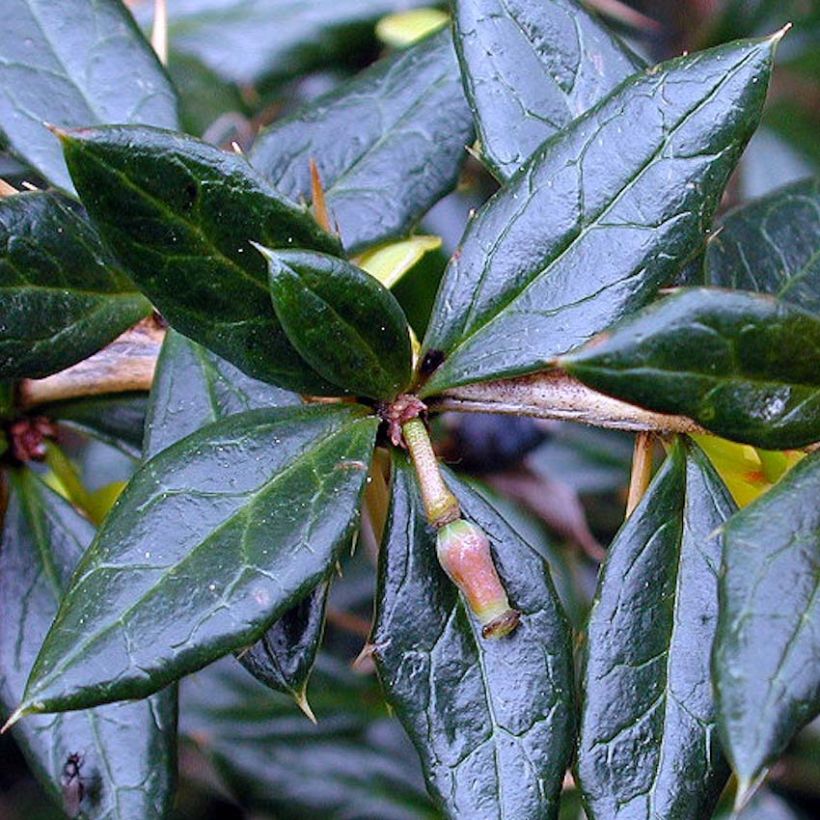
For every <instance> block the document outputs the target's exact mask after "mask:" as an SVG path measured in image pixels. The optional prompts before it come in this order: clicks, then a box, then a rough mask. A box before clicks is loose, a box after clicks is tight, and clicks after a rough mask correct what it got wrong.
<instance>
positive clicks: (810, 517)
mask: <svg viewBox="0 0 820 820" xmlns="http://www.w3.org/2000/svg"><path fill="white" fill-rule="evenodd" d="M818 498H820V453H814V454H813V455H810V456H807V457H806V458H805V459H803V461H801V462H800V464H798V465H797V466H796V467H794V468H793V469H792V470H791V471H790V472H789V473H788V474H787V475H786V476H785V477H784V478H783V479H782V480H781V481H780V482H779V483H778V484H777V485H776V486H775V487H773V488H772V489H771V490H769V492H767V493H766V494H765V495H763V496H761V497H760V498H759V499H758V500H757V501H755V502H754V503H752V504H750V505H749V506H748V507H746V508H745V509H744V510H742V511H741V512H740V513H738V514H737V515H736V516H735V517H734V518H733V519H732V520H731V521H730V522H729V524H728V525H727V526H726V534H725V542H726V546H725V548H724V553H723V572H722V574H721V582H720V620H719V623H718V632H717V640H716V642H715V649H714V662H713V675H714V679H715V686H716V689H717V696H718V727H719V729H720V734H721V739H722V741H723V746H724V748H725V749H726V753H727V755H728V756H729V759H730V760H731V761H732V767H733V768H734V770H735V772H736V774H737V776H738V780H739V781H740V788H741V789H743V790H745V789H747V788H749V787H750V786H751V785H752V784H753V783H754V782H755V780H756V779H757V778H758V776H759V775H760V774H762V773H763V772H764V771H765V769H766V768H767V767H768V766H769V765H770V764H771V763H772V762H773V761H774V760H775V759H776V758H777V756H778V755H779V754H780V752H782V751H783V749H784V748H785V747H786V744H787V743H788V742H789V741H790V740H791V738H792V737H793V736H794V735H795V734H796V733H797V731H798V729H800V728H801V727H802V726H803V725H804V724H805V723H807V722H808V721H809V720H811V719H812V718H813V717H814V716H815V715H817V713H818V711H819V710H820V672H819V671H818V667H817V658H818V657H820V597H818V589H820V506H818V503H817V500H818Z"/></svg>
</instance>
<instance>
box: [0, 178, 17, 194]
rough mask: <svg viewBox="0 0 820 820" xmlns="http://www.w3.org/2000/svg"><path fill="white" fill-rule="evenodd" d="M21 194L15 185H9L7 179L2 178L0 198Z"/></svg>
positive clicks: (0, 181)
mask: <svg viewBox="0 0 820 820" xmlns="http://www.w3.org/2000/svg"><path fill="white" fill-rule="evenodd" d="M19 193H20V192H19V191H18V190H17V189H16V188H15V187H14V186H13V185H9V183H8V182H6V180H5V179H2V178H0V197H4V196H14V195H15V194H19Z"/></svg>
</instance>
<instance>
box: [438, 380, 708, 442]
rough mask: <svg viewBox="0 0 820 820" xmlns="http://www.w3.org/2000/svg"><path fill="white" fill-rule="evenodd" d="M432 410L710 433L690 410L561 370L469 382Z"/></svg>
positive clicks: (441, 399) (632, 429)
mask: <svg viewBox="0 0 820 820" xmlns="http://www.w3.org/2000/svg"><path fill="white" fill-rule="evenodd" d="M427 404H428V406H429V408H430V410H436V411H444V410H454V411H457V412H461V413H507V414H511V415H518V416H534V417H535V418H540V419H558V420H561V421H576V422H581V423H582V424H590V425H594V426H595V427H608V428H611V429H615V430H631V431H635V432H642V431H654V432H656V433H706V430H704V429H703V428H702V427H701V426H700V425H699V424H696V423H695V422H694V421H692V419H690V418H687V417H686V416H670V415H666V414H664V413H653V412H651V411H649V410H643V409H642V408H640V407H635V406H634V405H632V404H627V403H626V402H622V401H618V400H617V399H613V398H610V397H609V396H605V395H603V394H602V393H597V392H596V391H595V390H592V389H590V388H589V387H586V386H585V385H583V384H581V382H579V381H577V380H576V379H573V378H572V377H571V376H569V375H567V374H566V373H564V372H562V371H560V370H550V371H547V372H544V373H535V374H533V375H531V376H521V377H519V378H517V379H505V380H502V381H494V382H483V383H481V384H469V385H466V386H464V387H455V388H453V389H452V390H447V391H446V392H445V393H443V394H442V395H441V396H437V397H435V398H431V399H429V400H427Z"/></svg>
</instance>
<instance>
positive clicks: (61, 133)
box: [43, 120, 68, 139]
mask: <svg viewBox="0 0 820 820" xmlns="http://www.w3.org/2000/svg"><path fill="white" fill-rule="evenodd" d="M43 127H44V128H48V130H49V131H51V133H52V134H54V136H55V137H57V139H65V138H66V137H67V136H68V131H66V129H65V128H60V126H59V125H53V124H52V123H50V122H46V121H45V120H43Z"/></svg>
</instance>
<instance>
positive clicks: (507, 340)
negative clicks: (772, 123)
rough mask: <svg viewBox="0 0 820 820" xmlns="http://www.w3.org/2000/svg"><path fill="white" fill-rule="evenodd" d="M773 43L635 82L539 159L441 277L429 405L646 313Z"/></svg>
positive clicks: (754, 105)
mask: <svg viewBox="0 0 820 820" xmlns="http://www.w3.org/2000/svg"><path fill="white" fill-rule="evenodd" d="M775 42H776V38H772V39H769V40H763V41H741V42H739V43H735V44H731V45H728V46H723V47H721V48H717V49H713V50H712V51H706V52H701V53H698V54H695V55H692V56H688V57H681V58H679V59H676V60H671V61H669V62H667V63H663V64H661V65H660V66H657V67H655V68H653V69H650V70H648V71H647V72H644V73H641V74H638V75H635V76H634V77H632V78H631V79H629V80H627V81H626V82H625V83H624V84H623V85H621V86H619V87H618V89H617V90H616V91H615V92H613V94H612V95H610V96H609V97H607V98H606V99H605V100H604V101H603V102H601V103H600V104H599V105H598V106H596V107H595V108H594V109H592V110H590V111H589V112H588V113H587V114H585V115H582V116H581V117H580V118H578V119H576V120H574V121H573V123H572V124H571V125H569V126H568V127H567V128H566V129H565V130H564V131H563V132H562V133H561V135H560V136H557V137H556V138H555V139H552V140H549V141H548V142H547V143H546V144H545V145H544V146H543V147H542V148H541V149H539V150H538V151H537V152H536V153H535V155H534V156H533V157H532V158H531V159H530V160H529V161H528V162H527V164H526V165H525V166H524V167H523V168H522V169H521V170H520V171H519V172H518V174H517V175H516V176H515V177H514V178H513V179H512V180H511V181H510V183H509V184H508V185H507V186H506V187H505V188H503V189H502V190H501V191H500V192H499V193H497V194H496V195H495V197H493V199H491V200H490V202H489V203H488V204H487V205H486V206H485V207H484V209H483V210H482V211H481V212H480V213H479V215H478V216H477V217H476V219H475V220H474V221H473V222H472V223H471V224H470V226H469V227H468V229H467V233H466V234H465V238H464V241H463V242H462V245H461V248H460V249H459V250H457V251H456V254H455V255H454V257H453V260H452V261H451V263H450V265H449V266H448V269H447V272H446V274H445V278H444V281H443V283H442V286H441V289H440V290H439V294H438V298H437V301H436V307H435V310H434V312H433V317H432V319H431V322H430V326H429V330H428V333H427V337H426V339H425V343H424V349H425V351H440V352H441V353H442V354H443V364H442V365H441V366H440V367H439V368H438V370H437V371H436V372H435V373H434V374H433V376H432V379H431V380H430V381H429V382H428V384H427V385H425V387H424V389H423V393H425V394H434V393H436V392H438V391H440V390H443V389H445V388H447V387H453V386H456V385H460V384H468V383H470V382H476V381H484V380H487V379H491V378H496V377H502V376H512V375H517V374H522V373H527V372H530V371H534V370H538V369H540V368H543V367H544V366H545V365H546V364H547V363H548V362H549V361H550V360H551V359H552V358H553V357H555V356H557V355H560V354H561V353H566V352H567V351H568V350H571V349H572V348H574V347H576V346H577V345H579V344H581V343H582V342H584V341H585V340H586V339H588V338H589V337H590V336H592V335H593V334H594V333H596V332H598V331H600V330H603V329H604V328H605V327H607V326H608V325H610V324H612V322H614V321H616V320H617V319H619V318H621V317H623V316H625V315H627V314H628V313H630V312H632V311H634V310H635V309H636V308H638V307H640V306H641V305H642V304H644V303H646V302H647V301H648V300H649V299H650V298H651V297H652V295H653V294H654V293H655V292H656V290H657V288H658V287H659V286H660V285H661V284H663V283H664V282H665V281H667V280H668V279H670V278H671V277H672V275H673V274H674V273H675V271H676V269H677V268H678V267H679V266H680V264H681V263H683V262H684V261H686V258H687V257H688V256H690V255H691V254H692V253H693V252H694V251H695V249H696V248H697V247H698V245H699V243H700V242H701V241H702V237H703V234H704V232H705V231H706V230H707V228H708V226H709V223H710V221H711V217H712V213H713V211H714V208H715V206H716V205H717V202H718V200H719V198H720V192H721V190H722V189H723V186H724V184H725V182H726V180H727V179H728V176H729V173H730V172H731V170H732V168H733V167H734V165H735V163H736V161H737V158H738V157H739V155H740V151H741V150H742V148H743V146H744V144H745V142H746V140H747V139H748V137H749V136H750V134H751V132H752V131H753V130H754V128H755V125H756V124H757V121H758V118H759V115H760V109H761V107H762V104H763V101H764V98H765V95H766V86H767V80H768V76H769V72H770V70H771V62H772V50H773V48H774V45H775ZM613 248H617V249H618V253H617V254H614V253H613V252H612V249H613Z"/></svg>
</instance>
